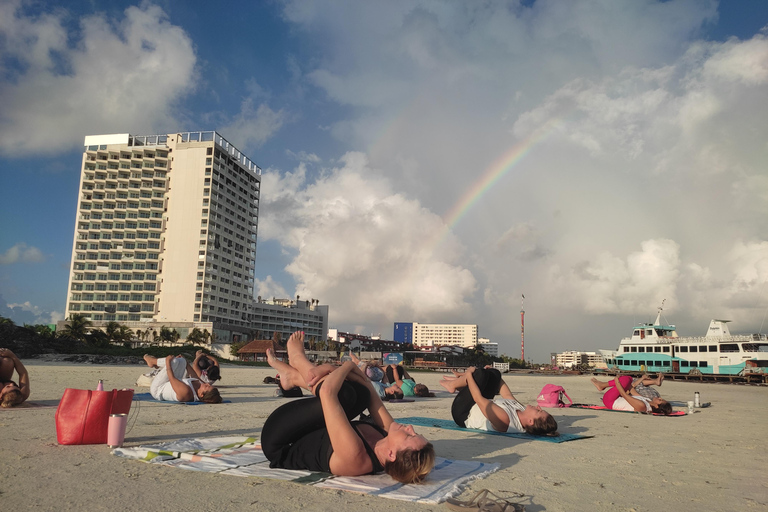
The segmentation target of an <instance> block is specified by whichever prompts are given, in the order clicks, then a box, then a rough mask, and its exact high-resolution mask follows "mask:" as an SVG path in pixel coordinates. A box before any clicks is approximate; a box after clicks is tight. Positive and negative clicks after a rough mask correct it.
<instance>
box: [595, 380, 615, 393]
mask: <svg viewBox="0 0 768 512" xmlns="http://www.w3.org/2000/svg"><path fill="white" fill-rule="evenodd" d="M592 384H594V385H595V387H596V388H597V390H598V391H605V389H606V388H609V387H611V386H612V385H613V381H608V382H603V381H601V380H597V379H596V378H594V377H592Z"/></svg>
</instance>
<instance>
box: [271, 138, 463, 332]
mask: <svg viewBox="0 0 768 512" xmlns="http://www.w3.org/2000/svg"><path fill="white" fill-rule="evenodd" d="M305 176H306V169H305V168H304V167H302V166H300V167H299V168H298V169H297V171H296V172H294V173H289V174H286V175H285V176H284V177H280V176H276V175H274V174H272V173H265V175H264V188H265V189H266V190H270V191H271V192H270V194H269V195H265V196H264V198H263V199H262V212H261V226H262V230H261V232H260V235H261V236H263V237H265V238H274V239H277V240H279V241H280V242H281V243H282V244H283V246H284V247H285V248H287V249H288V250H289V251H291V253H292V254H293V258H292V261H291V263H290V264H289V265H288V267H287V268H286V270H287V271H288V272H289V273H290V274H291V275H292V276H293V277H294V279H295V280H296V282H297V290H296V293H298V294H300V295H301V296H302V297H313V298H317V299H319V300H320V301H321V303H323V304H332V307H331V319H332V322H334V323H341V324H355V325H360V324H367V325H369V326H371V327H372V328H373V327H375V328H376V329H384V328H386V329H387V330H388V329H389V328H390V326H391V324H392V322H393V321H395V320H397V319H398V318H422V319H427V318H429V319H435V321H437V320H438V319H445V320H447V319H448V318H451V317H454V316H456V315H462V314H464V315H467V314H469V311H467V308H468V307H469V303H468V301H469V299H470V298H471V296H472V294H473V293H474V291H475V287H476V284H475V279H474V277H473V276H472V274H471V272H470V271H469V270H468V269H467V268H465V267H463V266H462V265H461V264H460V263H458V260H459V257H460V255H461V254H462V251H463V249H462V248H461V246H460V245H459V244H457V242H456V241H455V239H454V238H453V237H452V236H450V235H449V236H447V237H446V238H445V239H444V240H440V239H439V236H440V233H442V232H443V229H444V226H443V225H442V222H441V220H440V218H439V217H437V216H436V215H434V214H433V213H431V212H429V211H427V210H425V209H424V208H422V207H421V206H420V205H419V203H418V202H417V201H414V200H410V199H407V198H406V197H404V196H403V195H401V194H396V193H393V192H392V189H391V184H390V183H389V182H388V181H387V180H385V179H383V178H380V177H377V176H376V175H375V174H374V171H373V170H372V169H370V168H369V167H368V163H367V161H366V159H365V157H364V155H362V154H360V153H348V154H347V155H345V156H344V157H343V158H342V159H341V162H340V166H338V167H335V168H332V169H327V170H325V171H323V172H322V173H321V175H320V176H319V177H318V178H317V179H316V180H315V181H313V182H308V181H306V180H305ZM423 321H427V320H423Z"/></svg>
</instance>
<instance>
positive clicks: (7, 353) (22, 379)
mask: <svg viewBox="0 0 768 512" xmlns="http://www.w3.org/2000/svg"><path fill="white" fill-rule="evenodd" d="M0 357H7V358H9V359H10V360H11V361H13V368H14V370H16V373H18V374H19V392H20V393H21V398H22V400H26V399H27V398H29V394H30V392H31V389H30V387H29V372H27V368H26V367H25V366H24V363H22V362H21V359H19V358H18V357H17V356H16V354H14V353H13V351H11V350H10V349H7V348H3V349H0Z"/></svg>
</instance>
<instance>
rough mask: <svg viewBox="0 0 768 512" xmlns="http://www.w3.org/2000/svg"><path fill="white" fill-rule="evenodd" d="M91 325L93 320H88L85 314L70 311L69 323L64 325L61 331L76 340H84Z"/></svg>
mask: <svg viewBox="0 0 768 512" xmlns="http://www.w3.org/2000/svg"><path fill="white" fill-rule="evenodd" d="M92 327H93V322H91V321H90V320H88V318H87V317H86V316H85V315H80V314H77V313H72V314H71V315H69V323H68V324H66V325H64V329H63V330H62V333H63V334H64V335H65V336H69V337H70V338H74V339H76V340H78V341H85V339H86V335H87V334H88V332H89V331H90V330H91V328H92Z"/></svg>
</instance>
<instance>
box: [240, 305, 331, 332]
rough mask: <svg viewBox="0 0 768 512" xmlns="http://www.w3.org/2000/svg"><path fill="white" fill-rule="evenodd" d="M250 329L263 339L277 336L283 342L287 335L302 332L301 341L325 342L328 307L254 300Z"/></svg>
mask: <svg viewBox="0 0 768 512" xmlns="http://www.w3.org/2000/svg"><path fill="white" fill-rule="evenodd" d="M252 327H253V328H254V329H255V330H258V331H260V332H261V333H262V336H263V337H264V338H271V337H272V335H273V334H274V333H275V332H279V333H280V335H281V336H282V339H283V341H285V340H287V339H288V337H289V336H290V335H291V333H293V332H295V331H304V339H305V341H308V340H309V339H310V338H314V339H315V340H316V341H325V340H326V339H327V336H328V306H321V305H320V304H319V303H317V301H315V300H314V299H312V300H311V301H304V300H296V301H293V300H289V299H273V300H271V301H266V300H258V301H256V303H255V304H254V306H253V323H252Z"/></svg>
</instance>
